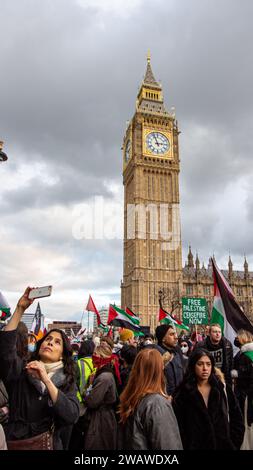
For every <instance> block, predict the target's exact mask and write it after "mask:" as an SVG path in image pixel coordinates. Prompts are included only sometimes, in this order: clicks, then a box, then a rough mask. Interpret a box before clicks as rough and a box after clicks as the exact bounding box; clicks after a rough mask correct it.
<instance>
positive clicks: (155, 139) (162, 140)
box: [146, 132, 170, 155]
mask: <svg viewBox="0 0 253 470" xmlns="http://www.w3.org/2000/svg"><path fill="white" fill-rule="evenodd" d="M146 144H147V147H148V149H149V150H150V151H151V152H152V153H154V154H155V155H163V154H164V153H166V152H168V150H169V148H170V142H169V139H167V137H166V136H165V135H164V134H161V132H150V133H149V134H148V135H147V137H146Z"/></svg>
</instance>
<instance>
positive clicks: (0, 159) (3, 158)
mask: <svg viewBox="0 0 253 470" xmlns="http://www.w3.org/2000/svg"><path fill="white" fill-rule="evenodd" d="M3 144H4V143H3V142H2V141H1V140H0V162H6V160H8V157H7V155H6V153H4V152H3V151H2V148H3Z"/></svg>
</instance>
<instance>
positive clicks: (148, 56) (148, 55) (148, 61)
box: [147, 49, 151, 64]
mask: <svg viewBox="0 0 253 470" xmlns="http://www.w3.org/2000/svg"><path fill="white" fill-rule="evenodd" d="M150 59H151V57H150V49H148V53H147V63H148V64H150Z"/></svg>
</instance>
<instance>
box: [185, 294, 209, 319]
mask: <svg viewBox="0 0 253 470" xmlns="http://www.w3.org/2000/svg"><path fill="white" fill-rule="evenodd" d="M182 309H183V323H184V324H185V325H206V324H207V323H208V308H207V302H206V299H199V298H196V297H183V298H182Z"/></svg>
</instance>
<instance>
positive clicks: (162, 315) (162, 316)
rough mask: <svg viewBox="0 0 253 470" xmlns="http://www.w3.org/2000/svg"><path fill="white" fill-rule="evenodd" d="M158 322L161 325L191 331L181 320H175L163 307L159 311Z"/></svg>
mask: <svg viewBox="0 0 253 470" xmlns="http://www.w3.org/2000/svg"><path fill="white" fill-rule="evenodd" d="M158 321H159V322H160V323H166V324H168V325H172V326H174V327H175V328H180V329H181V330H187V331H189V327H188V326H186V325H184V323H182V322H181V321H180V320H177V319H176V318H173V317H172V315H170V314H169V313H168V312H166V311H165V310H163V309H162V308H161V307H160V310H159V319H158Z"/></svg>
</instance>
